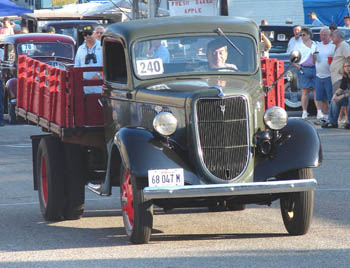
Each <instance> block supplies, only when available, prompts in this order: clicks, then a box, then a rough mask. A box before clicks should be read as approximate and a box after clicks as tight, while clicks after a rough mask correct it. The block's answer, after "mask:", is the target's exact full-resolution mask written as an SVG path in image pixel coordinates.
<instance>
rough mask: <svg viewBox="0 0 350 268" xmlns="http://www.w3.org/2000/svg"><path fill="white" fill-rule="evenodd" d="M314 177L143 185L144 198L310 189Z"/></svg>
mask: <svg viewBox="0 0 350 268" xmlns="http://www.w3.org/2000/svg"><path fill="white" fill-rule="evenodd" d="M316 185H317V181H316V180H315V179H300V180H286V181H268V182H248V183H231V184H206V185H185V186H174V187H145V188H144V189H143V195H144V199H145V200H152V199H167V198H195V197H215V196H234V195H256V194H276V193H290V192H303V191H310V190H313V189H315V188H316Z"/></svg>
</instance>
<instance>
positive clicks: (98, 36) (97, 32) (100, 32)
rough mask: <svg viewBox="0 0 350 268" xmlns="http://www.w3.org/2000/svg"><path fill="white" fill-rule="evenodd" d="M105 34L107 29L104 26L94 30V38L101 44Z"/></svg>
mask: <svg viewBox="0 0 350 268" xmlns="http://www.w3.org/2000/svg"><path fill="white" fill-rule="evenodd" d="M104 32H105V28H104V27H103V26H102V25H98V26H96V27H95V30H94V37H95V38H96V40H98V41H100V42H101V37H102V35H103V33H104Z"/></svg>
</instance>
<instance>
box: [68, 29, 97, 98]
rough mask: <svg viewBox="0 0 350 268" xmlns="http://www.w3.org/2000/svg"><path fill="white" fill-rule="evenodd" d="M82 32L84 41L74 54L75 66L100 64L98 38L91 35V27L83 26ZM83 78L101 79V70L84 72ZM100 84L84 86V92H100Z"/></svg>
mask: <svg viewBox="0 0 350 268" xmlns="http://www.w3.org/2000/svg"><path fill="white" fill-rule="evenodd" d="M82 34H83V36H84V40H85V42H84V43H83V44H82V45H81V46H79V48H78V50H77V53H76V55H75V60H74V66H75V67H93V66H102V47H101V43H100V41H99V40H96V38H95V37H94V35H93V28H92V27H91V26H85V27H84V28H83V31H82ZM84 79H87V80H99V79H102V72H96V71H94V72H84ZM101 92H102V87H101V86H85V87H84V93H86V94H89V93H101Z"/></svg>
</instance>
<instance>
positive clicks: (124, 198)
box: [120, 165, 153, 244]
mask: <svg viewBox="0 0 350 268" xmlns="http://www.w3.org/2000/svg"><path fill="white" fill-rule="evenodd" d="M120 201H121V202H120V203H121V206H122V214H123V221H124V227H125V231H126V233H127V235H128V237H129V240H130V241H131V242H132V243H134V244H147V243H148V241H149V239H150V237H151V232H152V225H153V205H152V202H151V201H145V200H144V198H143V191H142V188H141V187H138V186H137V184H136V179H135V177H134V176H132V175H131V174H130V173H129V172H128V171H127V170H126V168H125V167H124V165H123V166H122V168H121V172H120Z"/></svg>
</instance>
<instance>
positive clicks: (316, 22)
mask: <svg viewBox="0 0 350 268" xmlns="http://www.w3.org/2000/svg"><path fill="white" fill-rule="evenodd" d="M309 18H310V20H311V21H312V23H311V25H314V26H318V25H323V23H322V22H321V21H320V20H319V19H318V18H317V15H316V13H315V12H313V11H312V12H310V13H309Z"/></svg>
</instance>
